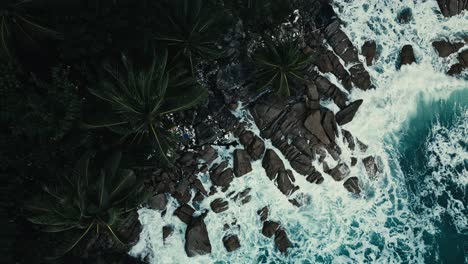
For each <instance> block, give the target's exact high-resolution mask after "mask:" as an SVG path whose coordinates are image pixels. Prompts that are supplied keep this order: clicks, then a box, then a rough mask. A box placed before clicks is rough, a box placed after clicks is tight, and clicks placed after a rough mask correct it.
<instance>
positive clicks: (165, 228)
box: [162, 225, 174, 241]
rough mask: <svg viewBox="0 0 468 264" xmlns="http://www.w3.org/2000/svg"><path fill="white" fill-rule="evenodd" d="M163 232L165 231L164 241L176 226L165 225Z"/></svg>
mask: <svg viewBox="0 0 468 264" xmlns="http://www.w3.org/2000/svg"><path fill="white" fill-rule="evenodd" d="M162 232H163V241H166V238H168V237H169V236H170V235H172V233H173V232H174V228H173V227H172V226H169V225H167V226H163V228H162Z"/></svg>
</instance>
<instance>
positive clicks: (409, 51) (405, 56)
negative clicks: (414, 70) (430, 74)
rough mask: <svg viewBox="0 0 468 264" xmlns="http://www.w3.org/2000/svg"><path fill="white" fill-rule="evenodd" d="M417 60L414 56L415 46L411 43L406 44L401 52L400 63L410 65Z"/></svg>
mask: <svg viewBox="0 0 468 264" xmlns="http://www.w3.org/2000/svg"><path fill="white" fill-rule="evenodd" d="M414 62H416V58H415V57H414V51H413V47H412V46H411V45H405V46H403V48H402V49H401V52H400V65H409V64H412V63H414Z"/></svg>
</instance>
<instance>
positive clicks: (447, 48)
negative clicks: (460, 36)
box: [432, 40, 464, 58]
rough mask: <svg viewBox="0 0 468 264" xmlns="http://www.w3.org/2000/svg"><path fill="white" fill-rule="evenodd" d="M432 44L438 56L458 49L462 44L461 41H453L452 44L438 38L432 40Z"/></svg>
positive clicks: (444, 55) (443, 56)
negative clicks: (437, 39)
mask: <svg viewBox="0 0 468 264" xmlns="http://www.w3.org/2000/svg"><path fill="white" fill-rule="evenodd" d="M432 46H433V47H434V48H435V49H436V51H437V53H438V54H439V56H440V57H442V58H445V57H448V56H449V55H450V54H452V53H455V52H457V51H458V50H460V49H461V48H462V47H463V46H464V44H463V42H455V43H453V44H452V43H450V42H448V41H445V40H440V41H434V42H432Z"/></svg>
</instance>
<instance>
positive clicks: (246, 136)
mask: <svg viewBox="0 0 468 264" xmlns="http://www.w3.org/2000/svg"><path fill="white" fill-rule="evenodd" d="M253 139H254V133H253V132H252V131H244V132H243V133H241V134H240V136H239V142H240V143H241V144H242V145H243V146H248V145H250V144H251V143H252V141H253Z"/></svg>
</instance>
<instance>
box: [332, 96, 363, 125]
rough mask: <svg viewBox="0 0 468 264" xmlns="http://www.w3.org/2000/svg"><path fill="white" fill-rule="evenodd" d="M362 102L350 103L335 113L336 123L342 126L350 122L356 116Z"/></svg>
mask: <svg viewBox="0 0 468 264" xmlns="http://www.w3.org/2000/svg"><path fill="white" fill-rule="evenodd" d="M362 102H363V101H362V100H356V101H354V102H352V103H350V104H349V105H348V106H347V107H346V108H344V109H343V110H341V111H339V112H338V113H336V122H337V123H338V124H339V125H344V124H347V123H349V122H351V121H352V120H353V118H354V116H355V115H356V112H357V111H358V109H359V107H360V106H361V104H362Z"/></svg>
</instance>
